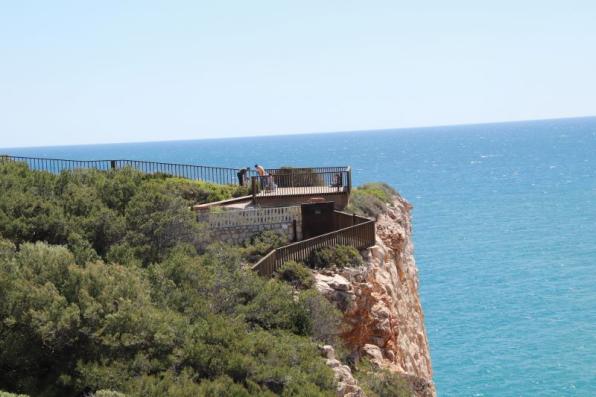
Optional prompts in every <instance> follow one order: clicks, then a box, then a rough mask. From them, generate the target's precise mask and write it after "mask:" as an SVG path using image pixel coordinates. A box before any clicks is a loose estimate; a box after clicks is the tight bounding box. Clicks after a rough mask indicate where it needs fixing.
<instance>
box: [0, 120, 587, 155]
mask: <svg viewBox="0 0 596 397" xmlns="http://www.w3.org/2000/svg"><path fill="white" fill-rule="evenodd" d="M590 118H596V115H590V116H568V117H552V118H545V119H523V120H508V121H486V122H484V121H483V122H475V123H456V124H438V125H422V126H409V127H394V128H391V127H390V128H374V129H358V130H342V131H311V132H293V133H279V134H276V133H271V134H268V133H264V134H255V135H230V136H223V137H205V138H195V139H164V140H155V141H126V142H103V143H81V144H64V145H42V146H8V147H1V148H0V150H4V149H35V148H57V147H76V146H100V145H135V144H142V143H167V142H192V141H209V140H217V139H221V140H226V139H243V138H244V139H251V138H264V137H284V136H300V135H327V134H345V133H351V132H382V131H401V130H412V129H422V130H423V129H436V128H450V127H473V126H483V125H494V124H515V123H527V122H540V121H557V120H574V119H590ZM0 154H1V153H0Z"/></svg>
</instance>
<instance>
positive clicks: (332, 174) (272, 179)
mask: <svg viewBox="0 0 596 397" xmlns="http://www.w3.org/2000/svg"><path fill="white" fill-rule="evenodd" d="M339 169H340V167H338V170H337V171H313V170H315V169H314V168H313V169H310V170H309V171H308V172H305V169H288V170H286V169H281V170H279V171H278V172H277V173H270V174H269V175H266V176H253V177H252V178H251V193H252V196H253V197H254V198H255V199H258V197H262V196H276V195H284V196H296V195H313V194H316V195H318V194H323V195H324V194H338V193H349V192H350V188H351V179H352V177H351V171H350V168H349V167H346V168H341V170H339ZM282 171H283V172H282Z"/></svg>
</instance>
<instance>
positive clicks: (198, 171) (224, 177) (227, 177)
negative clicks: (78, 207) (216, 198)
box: [0, 155, 240, 185]
mask: <svg viewBox="0 0 596 397" xmlns="http://www.w3.org/2000/svg"><path fill="white" fill-rule="evenodd" d="M6 160H8V161H19V162H25V163H27V165H28V166H29V167H30V168H31V169H35V170H41V171H48V172H51V173H55V174H57V173H60V172H62V171H64V170H74V169H96V170H100V171H108V170H111V169H121V168H125V167H130V168H134V169H136V170H138V171H140V172H143V173H146V174H156V173H163V174H168V175H172V176H176V177H182V178H187V179H193V180H201V181H205V182H212V183H217V184H222V185H238V184H239V181H238V175H237V174H238V172H239V171H240V170H239V169H236V168H226V167H211V166H204V165H194V164H180V163H163V162H158V161H144V160H123V159H120V160H67V159H57V158H46V157H24V156H10V155H0V161H6Z"/></svg>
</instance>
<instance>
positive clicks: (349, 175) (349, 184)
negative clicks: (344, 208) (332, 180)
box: [347, 167, 352, 194]
mask: <svg viewBox="0 0 596 397" xmlns="http://www.w3.org/2000/svg"><path fill="white" fill-rule="evenodd" d="M347 173H348V194H349V193H350V192H351V191H352V167H348V170H347Z"/></svg>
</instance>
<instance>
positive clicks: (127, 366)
mask: <svg viewBox="0 0 596 397" xmlns="http://www.w3.org/2000/svg"><path fill="white" fill-rule="evenodd" d="M167 181H170V182H167ZM167 183H172V184H174V185H176V186H178V185H177V182H176V181H175V180H174V178H172V179H170V178H167V177H164V176H155V175H151V176H147V175H141V174H139V173H138V172H136V171H134V170H131V169H125V170H119V171H109V172H99V171H89V172H78V171H77V172H63V173H61V174H60V175H58V176H56V175H52V174H49V173H44V172H37V171H35V172H34V171H31V170H29V169H28V168H27V167H26V166H24V165H23V164H0V189H2V192H3V194H2V195H0V235H2V237H3V238H0V368H2V369H3V370H2V371H0V388H1V389H5V390H15V391H16V390H18V391H19V392H23V393H27V394H29V395H44V396H48V397H53V396H73V397H74V396H80V395H91V394H93V393H95V395H96V396H118V395H126V396H129V397H134V396H163V395H168V396H174V397H179V396H180V397H182V396H196V395H206V396H243V395H250V396H253V395H257V396H259V395H261V396H271V395H274V394H281V395H308V396H333V395H334V394H335V388H334V380H333V374H332V372H331V370H330V369H329V368H328V367H327V366H326V365H325V363H324V361H323V360H322V359H321V357H320V355H319V352H318V350H317V345H316V342H315V340H319V339H320V340H327V339H326V338H330V337H331V336H332V334H333V333H334V331H333V330H332V328H333V325H334V324H335V323H334V322H333V321H329V320H330V319H332V318H333V315H332V311H330V308H329V307H328V306H326V304H327V305H330V304H329V303H326V302H325V300H324V298H322V297H320V296H319V295H317V293H316V291H315V290H313V289H310V290H308V291H306V292H297V291H296V289H294V288H292V286H290V285H288V284H287V283H284V282H282V281H280V280H278V279H275V278H274V279H269V280H265V279H262V278H260V277H259V276H258V275H257V274H256V273H255V272H252V271H250V270H249V269H247V268H246V267H245V266H244V265H243V262H245V261H244V260H243V257H242V255H245V254H246V251H250V250H251V249H252V250H253V253H259V254H260V253H261V252H263V253H266V252H268V251H270V250H271V249H273V248H275V247H277V246H280V245H283V244H285V243H286V242H285V241H284V239H283V237H281V236H279V235H275V234H272V233H271V232H266V233H262V234H261V235H259V236H256V237H255V238H254V239H253V241H252V244H253V245H251V246H250V247H248V248H239V247H228V246H225V245H223V244H213V245H210V246H207V247H203V246H202V244H204V242H203V241H202V240H201V238H202V237H204V236H205V233H203V232H202V230H201V229H200V226H197V223H196V221H195V220H194V216H193V214H192V212H191V211H190V210H189V208H188V203H189V201H188V200H189V197H193V198H192V199H193V200H194V199H195V198H196V197H198V196H197V195H196V194H198V193H196V192H194V190H193V192H194V193H193V192H191V193H189V196H186V198H185V196H184V195H185V194H186V193H185V192H186V191H187V187H185V186H183V187H182V188H181V190H179V191H177V190H176V189H170V187H171V186H169V185H167ZM192 189H194V187H193V188H192ZM192 189H191V190H192ZM65 195H68V197H65ZM197 228H198V229H197ZM40 240H45V242H44V241H40ZM50 243H52V244H50ZM197 248H200V249H197ZM106 258H107V259H109V260H110V262H111V263H106V261H105V259H106ZM295 270H296V269H295ZM295 273H296V274H297V275H300V274H302V273H300V272H295ZM300 279H301V280H303V279H304V278H303V277H302V276H300ZM304 282H306V281H304ZM325 321H327V322H326V323H325Z"/></svg>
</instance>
